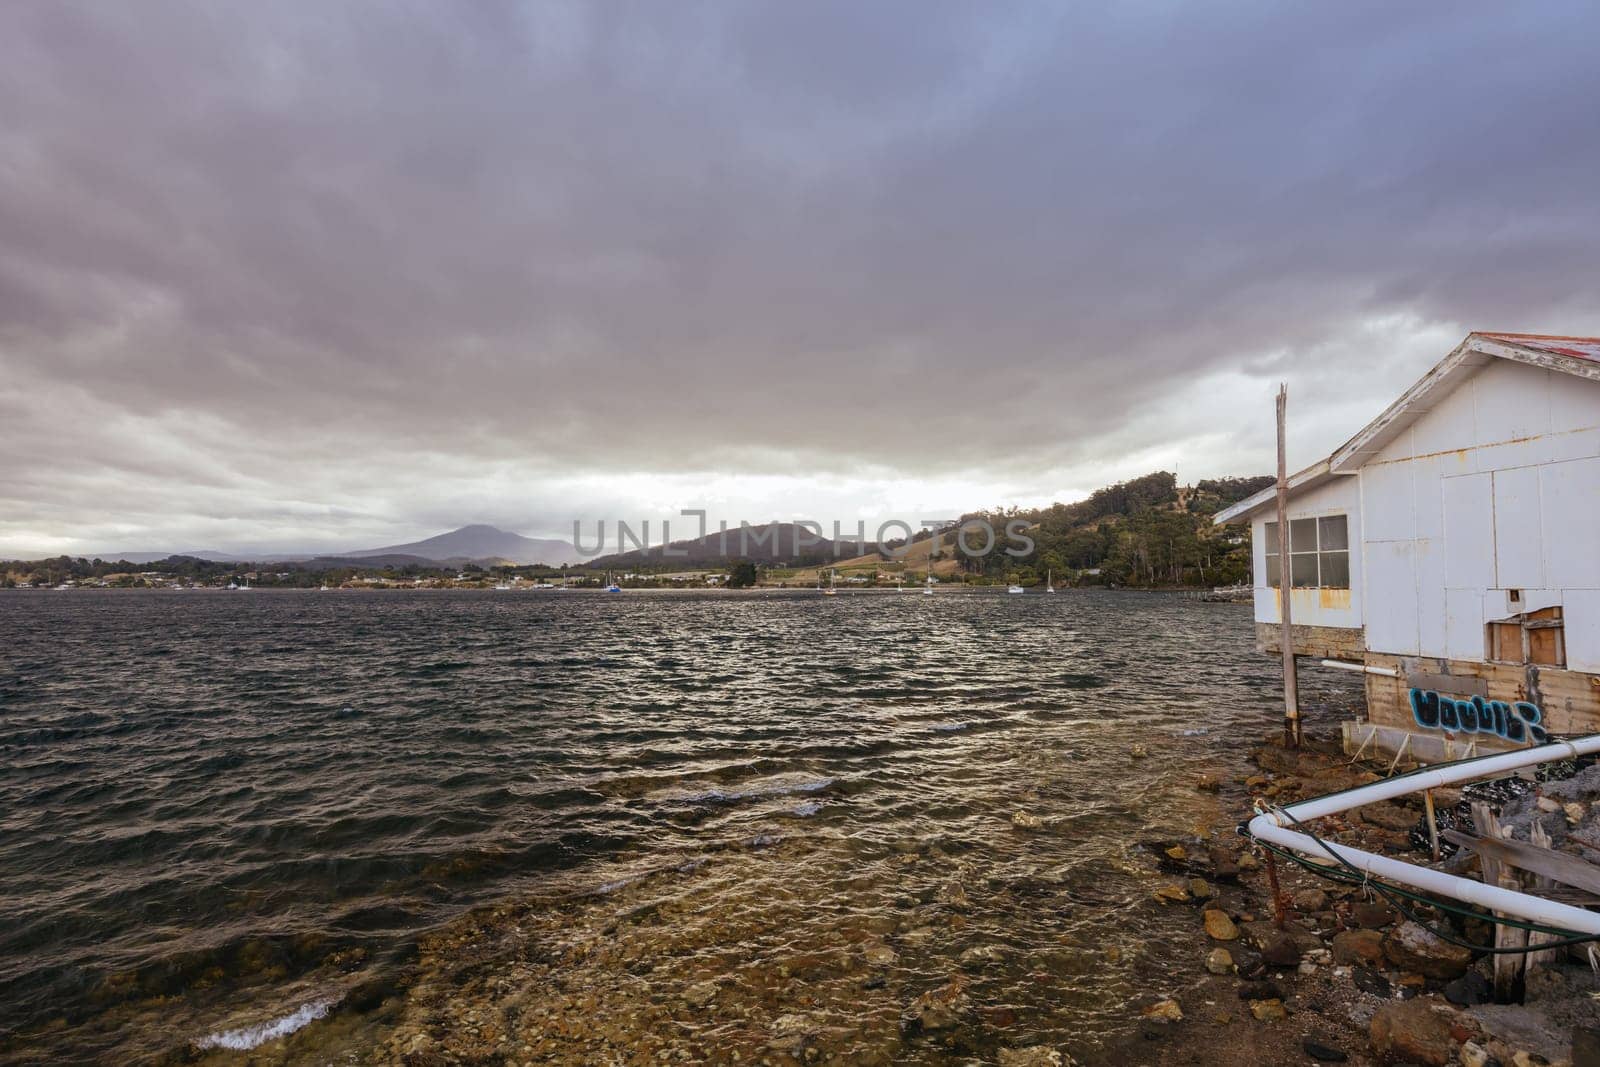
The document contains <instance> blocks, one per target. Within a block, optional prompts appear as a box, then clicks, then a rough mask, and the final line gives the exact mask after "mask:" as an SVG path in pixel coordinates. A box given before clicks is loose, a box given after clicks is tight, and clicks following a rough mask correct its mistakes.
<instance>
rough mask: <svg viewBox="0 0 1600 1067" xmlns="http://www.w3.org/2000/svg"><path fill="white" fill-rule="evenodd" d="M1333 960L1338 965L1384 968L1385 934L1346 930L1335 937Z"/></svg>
mask: <svg viewBox="0 0 1600 1067" xmlns="http://www.w3.org/2000/svg"><path fill="white" fill-rule="evenodd" d="M1333 958H1334V960H1335V961H1336V962H1338V963H1350V964H1354V963H1365V964H1369V965H1371V966H1374V967H1381V966H1383V961H1384V955H1383V934H1382V932H1380V931H1378V930H1345V931H1343V932H1342V933H1338V934H1335V935H1334V937H1333Z"/></svg>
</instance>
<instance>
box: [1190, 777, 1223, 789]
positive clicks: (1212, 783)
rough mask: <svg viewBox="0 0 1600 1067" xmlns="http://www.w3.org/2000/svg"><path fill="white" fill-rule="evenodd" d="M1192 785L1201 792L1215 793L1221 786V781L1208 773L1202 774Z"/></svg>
mask: <svg viewBox="0 0 1600 1067" xmlns="http://www.w3.org/2000/svg"><path fill="white" fill-rule="evenodd" d="M1194 787H1195V788H1196V789H1198V790H1200V792H1202V793H1215V792H1216V791H1217V790H1219V789H1221V788H1222V783H1221V782H1219V781H1217V780H1216V779H1215V778H1213V777H1212V776H1211V775H1209V774H1202V775H1201V776H1200V778H1199V780H1198V781H1196V782H1195V783H1194Z"/></svg>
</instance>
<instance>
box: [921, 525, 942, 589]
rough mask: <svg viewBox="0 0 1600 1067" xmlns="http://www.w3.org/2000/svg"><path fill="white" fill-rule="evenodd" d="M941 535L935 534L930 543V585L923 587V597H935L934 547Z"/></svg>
mask: <svg viewBox="0 0 1600 1067" xmlns="http://www.w3.org/2000/svg"><path fill="white" fill-rule="evenodd" d="M938 540H939V535H938V534H934V535H933V537H932V538H930V539H929V541H928V584H926V585H924V586H923V587H922V595H923V596H932V595H933V546H934V545H935V544H936V543H937V542H938Z"/></svg>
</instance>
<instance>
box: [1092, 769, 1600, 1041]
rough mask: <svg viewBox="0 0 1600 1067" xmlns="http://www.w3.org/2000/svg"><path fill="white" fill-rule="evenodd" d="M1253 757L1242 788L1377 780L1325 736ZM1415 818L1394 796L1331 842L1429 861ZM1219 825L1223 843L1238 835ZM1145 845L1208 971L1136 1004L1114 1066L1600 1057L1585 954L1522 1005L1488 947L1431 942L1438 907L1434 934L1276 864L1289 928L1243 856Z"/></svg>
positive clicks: (1327, 788) (1550, 973) (1258, 867)
mask: <svg viewBox="0 0 1600 1067" xmlns="http://www.w3.org/2000/svg"><path fill="white" fill-rule="evenodd" d="M1252 759H1253V761H1254V762H1255V764H1256V765H1257V766H1258V768H1259V772H1258V773H1256V774H1253V775H1249V776H1247V777H1245V778H1244V779H1243V781H1242V782H1240V783H1238V784H1241V785H1243V786H1244V787H1245V788H1246V789H1247V790H1248V791H1249V792H1250V793H1251V794H1252V795H1254V796H1259V797H1264V798H1268V799H1277V800H1280V801H1291V800H1295V799H1300V798H1303V797H1311V796H1317V795H1321V794H1326V793H1331V792H1335V791H1338V790H1341V789H1347V788H1350V787H1351V786H1355V785H1359V784H1363V783H1365V782H1368V781H1374V780H1377V778H1378V775H1376V774H1374V773H1372V772H1371V771H1368V770H1361V769H1357V768H1353V767H1351V766H1350V765H1349V764H1348V763H1347V762H1346V760H1345V759H1344V757H1343V755H1342V754H1341V753H1340V752H1339V751H1338V749H1337V746H1336V744H1335V743H1334V742H1333V740H1332V739H1331V738H1330V739H1324V740H1322V741H1321V742H1320V743H1319V742H1317V741H1315V740H1313V741H1312V742H1310V743H1309V744H1308V746H1307V747H1306V748H1305V749H1302V750H1300V751H1298V752H1296V751H1289V750H1286V749H1284V748H1283V747H1282V746H1281V744H1279V743H1276V742H1275V741H1269V743H1268V744H1267V745H1265V746H1263V747H1262V748H1259V749H1257V750H1256V751H1255V753H1254V754H1253V757H1252ZM1201 786H1202V788H1215V783H1214V782H1203V783H1201ZM1441 792H1443V791H1436V798H1438V794H1439V793H1441ZM1438 799H1440V800H1441V801H1442V803H1444V804H1446V805H1448V804H1449V803H1450V801H1451V800H1452V798H1449V797H1444V798H1438ZM1569 803H1570V802H1569ZM1523 806H1524V807H1527V806H1530V805H1523ZM1240 810H1241V811H1242V810H1245V809H1243V808H1241V809H1240ZM1508 810H1509V809H1508ZM1422 818H1423V809H1422V802H1421V800H1420V798H1416V799H1415V806H1414V807H1407V806H1404V805H1402V804H1399V803H1392V802H1385V803H1381V804H1376V805H1369V806H1367V807H1365V808H1361V809H1358V810H1357V811H1356V812H1353V813H1351V817H1350V818H1348V819H1338V820H1328V823H1329V824H1330V825H1329V828H1328V829H1327V830H1326V831H1325V832H1324V833H1323V835H1322V836H1324V837H1325V838H1326V839H1328V840H1330V841H1332V842H1338V843H1344V844H1350V845H1354V846H1356V847H1360V848H1364V849H1367V850H1369V851H1377V852H1385V853H1387V854H1390V855H1404V854H1408V853H1409V854H1410V855H1411V858H1413V859H1425V858H1426V856H1425V853H1421V854H1419V852H1418V850H1417V849H1416V843H1417V837H1416V836H1415V835H1416V833H1417V827H1418V826H1419V824H1420V825H1424V826H1425V823H1421V820H1422ZM1217 830H1218V834H1217V836H1216V838H1215V839H1214V842H1215V841H1225V840H1227V839H1228V836H1229V835H1230V834H1231V832H1232V828H1231V827H1230V828H1224V827H1218V828H1217ZM1152 850H1153V851H1158V853H1159V858H1158V861H1157V862H1158V863H1159V865H1160V867H1161V868H1162V870H1163V871H1164V872H1166V873H1167V874H1168V875H1169V876H1171V877H1170V880H1169V881H1168V882H1167V883H1166V884H1164V885H1163V886H1161V887H1160V888H1158V889H1157V891H1156V892H1157V895H1158V896H1159V897H1160V898H1161V899H1163V900H1165V901H1167V902H1168V904H1169V906H1173V907H1183V906H1188V907H1191V908H1193V909H1194V910H1195V911H1196V912H1197V913H1198V914H1197V917H1196V921H1197V922H1198V923H1199V924H1200V925H1201V926H1202V927H1203V929H1204V930H1205V933H1206V936H1207V939H1208V941H1209V943H1210V944H1211V945H1212V946H1213V947H1211V948H1210V949H1209V950H1208V951H1207V954H1206V956H1205V958H1204V961H1203V966H1204V968H1205V970H1206V971H1207V972H1209V974H1210V975H1211V977H1210V979H1209V980H1208V981H1206V982H1204V983H1203V984H1201V985H1200V986H1198V987H1196V988H1195V989H1193V990H1192V991H1191V992H1190V993H1189V995H1188V996H1187V997H1186V998H1184V1000H1183V1001H1182V1002H1181V1003H1180V1002H1179V1001H1177V1000H1174V999H1157V1000H1151V1001H1149V1002H1147V1003H1145V1004H1143V1005H1142V1006H1141V1015H1142V1020H1141V1024H1140V1028H1139V1036H1138V1038H1136V1039H1133V1040H1131V1041H1130V1042H1128V1043H1126V1044H1124V1045H1123V1047H1122V1049H1121V1057H1120V1058H1119V1056H1118V1055H1116V1054H1113V1055H1111V1056H1109V1057H1108V1058H1106V1059H1105V1061H1104V1062H1106V1063H1148V1064H1192V1065H1210V1064H1216V1065H1219V1067H1221V1065H1228V1064H1231V1065H1237V1064H1239V1063H1274V1064H1276V1063H1350V1064H1418V1065H1426V1067H1445V1065H1447V1064H1455V1063H1460V1064H1463V1065H1466V1067H1490V1065H1495V1064H1499V1065H1501V1067H1538V1065H1550V1067H1562V1065H1570V1067H1595V1065H1597V1064H1600V1004H1597V1001H1596V998H1597V997H1600V979H1597V978H1596V973H1595V971H1594V970H1592V969H1591V968H1590V967H1589V966H1587V965H1586V964H1584V963H1581V962H1578V960H1577V959H1576V958H1573V959H1568V960H1565V961H1563V962H1561V963H1558V964H1556V965H1554V966H1551V967H1549V968H1546V969H1544V970H1542V971H1540V972H1538V973H1537V974H1536V975H1534V976H1533V978H1531V979H1530V980H1529V981H1528V983H1527V989H1526V990H1525V998H1524V1003H1521V1004H1494V1003H1491V984H1490V978H1491V976H1492V968H1491V966H1490V962H1489V961H1490V957H1488V956H1486V955H1483V954H1479V953H1474V952H1473V951H1471V950H1470V949H1468V948H1465V947H1462V946H1460V945H1457V944H1453V943H1451V942H1450V941H1447V940H1444V939H1442V938H1440V937H1438V936H1436V935H1435V933H1434V932H1433V929H1442V928H1445V927H1448V926H1450V925H1451V924H1450V923H1449V922H1448V921H1447V917H1446V916H1444V915H1443V914H1442V913H1437V912H1433V911H1432V910H1431V909H1429V908H1427V907H1425V906H1420V905H1418V906H1415V910H1416V911H1417V912H1419V913H1420V914H1419V915H1418V917H1419V918H1423V919H1427V920H1429V926H1431V927H1432V929H1430V928H1429V926H1424V925H1422V924H1419V923H1417V922H1414V921H1412V920H1411V919H1409V918H1406V917H1405V916H1403V915H1400V914H1397V913H1396V911H1395V910H1394V909H1393V908H1391V907H1390V906H1389V905H1388V904H1386V903H1385V902H1383V901H1382V900H1381V899H1379V898H1377V897H1375V896H1374V895H1372V894H1370V893H1367V892H1365V891H1363V890H1361V889H1360V888H1358V887H1350V886H1342V885H1339V884H1337V883H1333V882H1330V881H1327V880H1324V879H1321V878H1318V877H1317V876H1316V875H1315V874H1313V873H1311V872H1308V871H1305V870H1304V869H1302V868H1300V867H1299V866H1298V865H1295V864H1291V863H1287V862H1283V861H1279V862H1278V864H1277V867H1278V877H1279V882H1280V886H1281V890H1282V896H1283V902H1284V906H1285V913H1286V914H1285V921H1284V922H1283V923H1282V925H1281V926H1280V925H1279V924H1278V923H1277V922H1276V921H1275V911H1274V901H1273V894H1272V891H1271V888H1270V885H1269V881H1270V880H1269V878H1268V876H1267V874H1266V872H1265V871H1264V866H1263V864H1262V863H1261V862H1260V861H1259V860H1257V859H1256V857H1255V856H1254V855H1252V854H1250V853H1249V852H1244V853H1237V852H1235V851H1234V849H1233V848H1232V847H1218V844H1216V843H1209V844H1208V843H1206V842H1198V841H1197V842H1187V843H1186V842H1173V843H1170V844H1169V843H1165V842H1161V843H1153V844H1152ZM1455 925H1456V929H1455V931H1454V935H1455V936H1456V937H1458V938H1460V939H1462V940H1466V941H1468V942H1469V943H1472V944H1486V943H1489V942H1490V941H1492V930H1491V928H1490V927H1489V926H1488V925H1487V924H1486V923H1481V922H1477V921H1473V920H1468V921H1465V922H1458V923H1456V924H1455Z"/></svg>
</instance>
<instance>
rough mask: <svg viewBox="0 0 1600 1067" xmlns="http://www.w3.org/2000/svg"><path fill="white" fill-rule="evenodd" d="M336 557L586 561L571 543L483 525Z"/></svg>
mask: <svg viewBox="0 0 1600 1067" xmlns="http://www.w3.org/2000/svg"><path fill="white" fill-rule="evenodd" d="M337 556H338V558H340V559H351V560H365V559H370V558H371V557H374V556H420V557H421V558H423V559H425V560H431V561H433V562H456V561H481V560H502V559H503V560H508V561H510V562H512V563H518V564H532V563H543V564H547V565H551V566H555V565H559V564H562V563H575V562H577V561H579V560H581V559H583V553H581V552H579V551H578V550H577V549H576V548H574V547H573V545H572V542H570V541H555V540H550V539H548V538H540V537H523V536H522V535H521V534H514V533H510V532H508V531H506V530H500V529H496V528H495V527H493V526H484V525H481V524H479V525H474V526H463V527H461V529H459V530H451V531H450V532H449V533H442V534H439V535H438V536H437V537H429V538H427V539H426V540H423V541H413V542H411V543H410V544H405V545H387V546H385V547H383V548H369V549H363V550H361V551H359V552H340V553H338V554H337Z"/></svg>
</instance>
